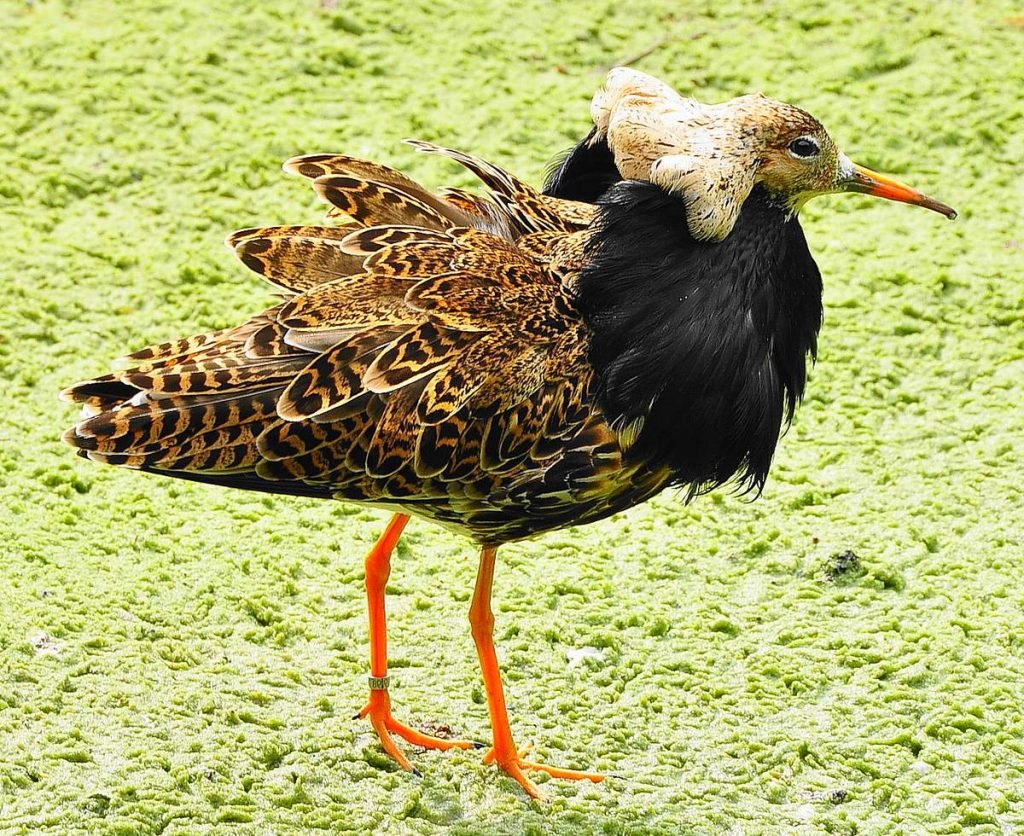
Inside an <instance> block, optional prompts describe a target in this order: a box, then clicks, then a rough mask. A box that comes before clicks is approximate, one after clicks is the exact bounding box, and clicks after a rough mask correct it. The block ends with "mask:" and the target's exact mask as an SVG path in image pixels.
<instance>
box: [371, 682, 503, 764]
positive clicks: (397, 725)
mask: <svg viewBox="0 0 1024 836" xmlns="http://www.w3.org/2000/svg"><path fill="white" fill-rule="evenodd" d="M364 717H369V718H370V725H371V726H373V730H374V731H375V732H377V737H379V738H380V745H381V747H382V748H383V749H384V751H385V752H387V753H388V754H389V755H390V756H391V757H392V758H394V760H395V761H396V762H397V763H398V765H399V766H400V767H402V769H404V770H406V771H407V772H412V773H413V774H415V775H419V774H420V773H419V770H418V769H416V768H415V767H414V766H413V765H412V764H411V763H410V762H409V759H408V758H407V757H406V756H405V755H404V754H403V753H402V750H401V749H399V748H398V745H397V744H396V743H395V740H394V738H393V737H392V735H393V734H394V735H397V736H398V737H401V738H402V739H403V740H406V741H408V742H409V743H411V744H412V745H413V746H419V747H420V748H422V749H440V750H441V751H444V750H446V749H480V748H482V747H483V744H481V743H477V742H476V741H473V740H448V739H447V738H444V737H435V736H434V735H431V734H425V733H424V732H421V731H419V730H418V729H414V728H412V726H407V725H406V724H405V723H402V722H400V721H398V720H396V719H395V718H394V717H392V716H391V697H390V696H389V695H388V692H387V690H386V689H384V688H371V689H370V699H369V701H368V702H367V703H366V705H365V706H364V707H363V710H362V711H360V712H359V713H358V714H357V715H356V718H357V719H362V718H364Z"/></svg>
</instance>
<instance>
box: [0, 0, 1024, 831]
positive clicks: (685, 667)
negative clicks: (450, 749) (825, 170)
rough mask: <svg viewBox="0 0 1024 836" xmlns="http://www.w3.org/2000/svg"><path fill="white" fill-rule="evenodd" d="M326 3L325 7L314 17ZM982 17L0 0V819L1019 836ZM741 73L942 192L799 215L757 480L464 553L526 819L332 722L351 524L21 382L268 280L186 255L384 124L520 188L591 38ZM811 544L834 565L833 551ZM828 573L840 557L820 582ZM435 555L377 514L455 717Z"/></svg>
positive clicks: (1002, 248)
mask: <svg viewBox="0 0 1024 836" xmlns="http://www.w3.org/2000/svg"><path fill="white" fill-rule="evenodd" d="M335 6H336V7H335ZM1021 14H1022V12H1021V9H1020V6H1019V5H1015V4H1013V3H1003V2H976V3H959V2H937V3H932V2H923V0H922V2H916V3H900V2H897V3H892V4H876V3H873V2H871V3H869V2H858V1H857V0H798V2H779V3H771V4H748V3H742V2H738V0H717V1H716V2H699V3H692V4H691V3H681V2H676V1H675V0H638V2H623V1H622V0H593V2H579V3H551V2H542V0H523V1H522V2H518V3H516V4H505V3H498V2H493V3H488V2H473V0H463V2H458V3H455V2H449V1H448V0H433V2H429V3H427V2H410V3H406V4H397V3H391V2H386V0H356V2H350V3H346V2H342V3H338V4H332V3H322V4H319V5H318V4H317V3H316V2H314V0H292V1H291V2H282V3H273V4H271V3H257V2H255V1H254V0H232V2H225V1H224V0H216V1H215V2H198V0H184V2H166V3H158V2H117V3H115V2H98V1H96V2H93V1H91V0H83V2H70V0H68V2H34V3H31V2H11V1H10V0H3V1H2V2H0V73H2V84H0V219H2V223H3V229H4V230H5V233H4V243H3V250H2V252H3V255H2V259H0V264H2V266H0V281H2V300H0V381H2V391H3V395H4V402H3V407H4V408H3V410H2V411H0V497H2V502H3V511H2V516H0V526H2V532H0V533H2V537H0V573H2V581H0V666H2V667H0V831H3V832H5V833H6V832H11V833H22V832H37V831H42V830H46V829H51V830H53V831H54V832H61V833H65V832H73V831H91V832H110V833H157V832H162V833H195V832H221V831H223V832H227V831H228V830H230V831H231V832H260V833H268V832H292V831H299V830H305V829H313V828H324V829H329V830H334V831H352V832H369V831H374V832H384V833H434V832H439V831H442V830H445V829H450V830H451V831H452V832H454V833H465V834H470V833H501V832H504V833H519V832H528V833H548V832H551V833H587V832H601V833H611V834H616V833H681V832H730V833H747V832H749V833H758V832H798V833H816V832H836V833H889V832H893V833H896V832H901V833H921V832H934V833H955V832H960V831H961V830H964V831H970V832H974V833H1003V834H1006V833H1014V832H1024V658H1022V657H1024V581H1022V580H1021V579H1022V577H1024V556H1022V553H1021V552H1022V542H1021V541H1022V534H1021V531H1022V517H1024V514H1022V495H1021V490H1022V489H1021V485H1022V482H1024V468H1022V465H1021V453H1022V450H1021V416H1022V404H1024V397H1022V390H1024V385H1022V382H1024V361H1022V355H1024V351H1022V348H1024V333H1022V314H1021V311H1022V281H1021V278H1022V275H1021V274H1022V267H1024V225H1022V214H1024V182H1022V171H1024V163H1022V160H1024V105H1022V90H1024V20H1022V18H1021V17H1020V15H1021ZM643 53H647V54H645V55H643V57H641V58H639V60H637V61H636V66H638V67H639V68H641V69H644V70H647V71H649V72H653V73H655V74H657V75H660V76H661V77H663V78H665V79H666V80H668V81H670V82H671V83H673V84H674V85H675V86H677V87H678V88H679V89H681V90H682V91H685V92H687V93H690V94H693V95H694V96H696V97H698V98H701V99H704V100H709V101H715V100H722V99H725V98H729V97H732V96H734V95H737V94H740V93H744V92H748V91H751V90H758V89H760V90H763V91H765V92H766V93H768V94H770V95H773V96H775V97H777V98H782V99H785V100H789V101H792V102H794V103H797V104H799V105H801V106H804V107H805V108H807V109H809V110H810V111H811V112H813V113H814V114H815V115H817V116H818V117H819V118H820V119H822V121H823V122H824V123H825V124H826V125H827V126H828V127H829V129H830V130H831V132H832V135H833V136H834V137H835V138H836V140H837V141H838V143H839V144H840V146H841V147H842V148H843V149H844V150H845V151H846V152H847V153H848V154H849V155H850V156H851V157H853V158H854V159H855V160H857V161H859V162H861V163H863V164H866V165H869V166H870V167H872V168H877V169H879V170H883V171H887V172H890V173H893V174H896V175H898V176H900V177H901V178H903V179H905V180H907V181H908V182H911V183H912V184H914V185H916V186H918V187H920V188H922V189H923V190H925V191H928V192H929V193H932V194H934V195H935V196H936V197H939V198H940V199H942V200H945V201H947V202H949V203H951V204H952V205H954V206H956V207H957V208H959V209H960V210H961V216H960V218H959V220H957V221H956V222H955V223H949V222H947V221H946V220H945V219H943V218H941V217H940V216H938V215H933V214H930V213H927V212H925V211H923V210H920V209H916V208H910V207H906V206H899V205H895V204H890V203H884V202H882V201H873V200H871V199H868V198H863V197H849V196H844V197H832V198H827V199H822V200H819V201H815V202H813V203H812V204H811V205H810V206H808V207H807V209H806V210H805V212H804V225H805V229H806V231H807V237H808V239H809V241H810V244H811V248H812V250H813V251H814V252H815V254H816V257H817V259H818V262H819V265H820V266H821V268H822V272H823V273H824V275H825V280H826V293H825V303H826V324H825V328H824V331H823V335H822V340H821V352H820V358H819V363H818V365H817V367H816V368H815V370H814V372H813V376H812V380H811V382H810V386H809V396H808V398H807V401H806V402H805V403H804V405H803V407H802V409H801V410H800V412H799V414H798V417H797V420H796V423H795V425H794V427H793V428H792V429H791V431H790V432H789V433H788V435H787V437H786V438H785V439H784V440H783V443H782V445H781V448H780V452H779V454H778V457H777V461H776V464H775V467H774V471H773V474H772V477H771V478H770V480H769V483H768V486H767V489H766V490H765V493H764V496H763V497H762V498H761V499H759V500H758V501H757V502H754V503H750V502H747V501H744V500H742V499H740V498H738V497H735V496H731V495H729V494H727V493H726V494H718V495H715V496H712V497H710V498H704V499H701V500H699V501H697V502H695V503H693V504H692V505H691V506H686V505H684V504H683V502H682V501H681V498H680V497H679V496H676V495H671V494H669V495H665V496H662V497H660V498H658V499H657V500H655V501H653V502H651V503H649V504H647V505H646V506H644V507H641V508H637V509H634V510H633V511H631V512H629V513H627V514H624V515H621V516H619V517H616V518H614V519H611V520H608V521H605V522H602V523H599V524H596V525H592V526H590V527H588V528H584V529H580V530H574V531H567V532H561V533H556V534H552V535H550V536H546V537H543V538H541V539H539V540H536V541H533V542H527V543H521V544H515V545H512V546H509V547H506V548H503V549H502V550H501V553H500V555H499V569H498V575H497V581H496V589H495V600H496V615H497V638H498V642H499V653H500V656H501V659H502V661H503V664H504V666H505V668H506V670H507V687H508V690H509V701H510V708H511V714H512V721H513V728H514V730H515V732H516V734H517V737H518V739H519V740H520V741H523V742H525V741H530V740H532V741H535V742H536V745H537V749H538V752H539V754H540V756H541V757H543V758H545V759H547V760H549V761H550V762H552V763H556V764H560V765H566V766H575V767H579V768H597V769H600V770H604V771H606V772H608V773H609V774H611V775H612V776H613V777H610V778H609V780H608V781H606V782H605V783H604V784H601V785H597V786H594V785H590V784H589V783H585V784H582V785H581V784H577V783H568V782H559V781H545V782H544V784H543V788H544V790H545V792H546V793H547V794H548V795H549V796H550V798H551V801H550V802H549V803H548V804H545V805H537V804H535V803H533V802H531V801H529V800H527V799H526V798H525V797H524V796H523V794H522V793H521V792H520V790H519V788H518V786H517V785H515V784H514V783H513V782H511V781H510V780H509V779H507V778H505V777H504V776H502V775H500V774H499V773H498V772H497V771H495V770H494V769H493V768H490V767H484V766H482V765H481V764H480V755H479V753H476V752H470V753H461V752H460V753H446V754H442V753H433V752H431V753H422V752H417V753H414V760H415V762H416V763H417V764H418V766H419V767H420V769H421V770H422V772H423V778H422V779H416V778H414V777H412V776H410V775H408V774H405V773H403V772H400V771H396V770H395V769H394V768H393V766H392V765H391V764H390V763H389V762H387V761H386V759H385V758H383V757H382V755H381V754H380V753H379V749H378V747H377V745H376V743H375V741H374V740H373V739H372V737H371V735H370V734H369V733H368V727H367V726H366V725H365V724H364V723H363V722H359V721H352V720H351V715H352V713H353V712H354V711H355V710H357V709H358V708H359V707H360V706H361V704H362V702H363V700H364V696H365V687H366V680H365V659H366V655H367V652H366V640H365V630H366V628H365V621H364V618H365V616H364V612H363V598H362V590H361V575H362V556H363V554H364V552H365V550H366V549H367V548H368V547H369V545H370V544H371V542H372V541H373V539H374V538H375V536H376V534H377V533H378V532H379V530H380V527H381V524H382V521H383V520H384V519H385V515H384V514H382V513H377V512H374V511H368V510H360V509H356V508H353V507H347V506H344V505H341V504H330V503H320V504H318V503H315V502H311V501H301V500H294V499H285V498H280V499H279V498H269V497H263V496H254V495H248V494H244V493H240V492H236V493H232V492H225V491H220V490H217V489H214V488H209V487H204V486H197V485H191V484H187V483H178V482H173V481H171V480H164V479H160V478H155V477H149V476H144V475H140V474H137V473H132V472H127V471H118V470H115V469H111V468H106V469H105V468H102V467H99V466H96V465H93V464H91V463H89V462H86V461H83V460H81V459H77V458H76V457H75V456H74V455H73V454H72V452H71V450H69V449H68V448H66V447H63V446H62V445H61V444H60V442H59V441H58V436H59V434H60V432H61V430H62V429H63V428H64V427H65V426H66V425H67V424H68V423H69V422H70V421H71V420H72V419H73V418H74V414H73V410H72V409H71V408H69V407H67V406H66V405H62V404H61V403H59V402H58V401H57V397H56V393H57V391H58V390H59V389H61V388H62V387H63V386H65V385H67V384H69V383H72V382H74V381H77V380H79V379H82V378H84V377H87V376H92V375H95V374H98V373H101V372H103V371H105V370H106V367H107V363H108V360H109V359H110V358H112V357H114V356H117V355H119V354H121V353H123V352H124V351H125V350H127V349H131V348H137V347H140V346H142V345H145V344H148V343H151V342H157V341H161V340H164V339H167V338H170V337H176V336H182V335H185V334H191V333H196V332H199V331H202V330H206V329H211V328H216V327H221V326H224V325H227V324H230V323H232V322H235V321H237V320H238V319H239V318H240V317H242V316H244V315H246V314H247V313H250V312H253V311H255V310H257V309H259V308H260V307H261V306H263V305H265V304H267V303H268V302H269V301H270V298H271V297H270V295H269V292H268V289H267V288H266V286H264V285H262V284H261V283H260V282H259V281H258V280H257V279H256V278H255V277H253V276H251V275H250V274H247V273H246V271H245V270H244V269H243V268H242V267H241V266H240V265H238V264H237V263H235V262H234V260H233V258H232V256H231V255H230V254H229V253H228V252H227V251H226V250H224V249H223V247H222V245H221V241H222V240H223V238H224V236H225V234H226V233H228V232H230V231H231V230H233V229H235V228H239V227H245V226H253V225H258V224H270V223H278V222H302V221H304V220H308V219H313V218H317V217H319V213H320V209H319V208H318V206H317V205H316V203H315V201H314V199H313V196H312V195H311V193H310V192H309V190H308V189H307V188H306V187H304V186H303V185H302V184H301V183H299V182H297V181H295V180H293V179H290V178H287V177H285V176H283V175H281V174H280V173H279V165H280V162H281V161H282V160H283V159H284V158H286V157H288V156H291V155H293V154H296V153H301V152H315V151H341V152H346V153H351V154H358V155H364V156H367V157H371V158H376V159H380V160H383V161H387V162H390V163H392V164H395V165H397V166H399V167H401V168H403V169H405V170H407V171H409V172H410V173H412V174H413V175H414V176H417V177H419V178H421V179H423V180H425V181H426V182H429V183H431V184H435V185H441V184H456V185H469V184H470V179H469V178H468V177H467V175H465V174H464V173H462V172H460V171H457V170H455V169H453V168H452V167H450V166H448V165H445V164H444V163H443V162H440V161H436V160H432V159H428V158H425V157H423V156H417V155H414V154H413V152H412V151H411V150H410V149H409V148H407V147H404V146H402V145H401V144H399V140H401V139H402V138H404V137H407V136H416V137H420V138H424V139H429V140H435V141H439V142H442V143H445V144H449V145H454V146H457V147H463V148H466V149H467V150H470V151H473V152H474V153H477V154H480V155H482V156H484V157H487V158H490V159H492V160H494V161H496V162H498V163H499V164H502V165H505V166H506V167H508V168H510V169H511V170H513V171H515V172H517V173H519V174H521V175H522V176H524V177H525V178H527V179H529V180H531V181H533V182H540V180H541V179H542V177H543V174H544V171H545V166H546V164H547V163H548V161H549V159H550V158H551V157H552V156H553V155H554V154H555V153H556V152H558V151H559V150H561V149H563V148H565V147H567V146H569V145H571V144H572V143H573V142H574V141H576V140H577V139H578V138H579V137H580V136H581V135H582V134H583V133H584V132H585V131H586V130H587V127H588V102H589V99H590V97H591V95H592V94H593V92H594V91H595V89H596V88H597V86H598V85H599V84H600V82H601V79H602V76H603V74H604V72H605V70H606V69H607V68H608V67H609V66H610V65H612V64H613V63H615V62H617V61H621V60H628V59H629V58H630V57H632V56H638V55H641V54H643ZM846 551H852V552H854V553H855V554H856V555H857V556H858V557H859V563H858V565H853V566H847V565H846V564H847V563H848V562H850V561H848V560H844V559H843V558H841V557H837V556H838V555H841V554H842V553H844V552H846ZM843 568H846V569H847V571H839V570H842V569H843ZM474 572H475V554H474V552H473V549H472V547H471V546H470V545H469V543H468V542H467V541H464V540H462V539H460V538H459V537H457V536H454V535H451V534H448V533H445V532H443V531H441V530H439V529H437V528H436V527H434V526H432V525H430V524H427V523H424V522H416V523H414V524H413V525H412V526H411V527H410V530H409V533H408V535H407V537H406V538H405V540H404V541H403V543H402V545H401V546H400V549H399V555H398V558H397V559H396V561H395V571H394V574H393V577H392V584H391V586H390V592H391V595H390V598H389V606H390V613H391V625H390V626H391V646H392V671H393V674H394V688H393V696H394V699H395V703H396V714H397V715H398V716H400V717H401V718H403V719H408V720H411V721H412V722H414V723H429V722H436V723H448V724H450V725H451V727H452V729H453V730H454V732H455V733H457V734H463V735H469V736H472V737H475V738H482V739H486V738H487V735H488V727H487V712H486V707H485V705H484V702H483V697H482V693H481V688H480V685H479V678H478V672H477V666H476V660H475V654H474V651H473V645H472V641H471V639H470V636H469V631H468V625H467V623H466V619H465V611H466V608H467V605H468V600H469V595H470V591H471V588H472V582H473V576H474Z"/></svg>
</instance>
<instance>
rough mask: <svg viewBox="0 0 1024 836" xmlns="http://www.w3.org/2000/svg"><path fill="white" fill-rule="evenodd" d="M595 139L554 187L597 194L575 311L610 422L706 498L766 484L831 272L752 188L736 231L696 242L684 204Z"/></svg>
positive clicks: (788, 218) (633, 452)
mask: <svg viewBox="0 0 1024 836" xmlns="http://www.w3.org/2000/svg"><path fill="white" fill-rule="evenodd" d="M615 175H616V171H615V168H614V160H613V158H612V155H611V153H610V151H609V150H608V148H607V145H605V144H604V143H602V142H596V143H595V142H593V136H590V137H587V139H585V140H584V141H583V142H582V143H580V145H578V146H577V147H576V148H575V149H573V150H572V151H571V152H570V153H569V154H568V155H567V156H566V158H565V159H564V160H563V161H562V163H561V165H560V166H559V167H558V168H556V170H555V171H554V172H553V174H552V176H551V177H550V178H549V181H548V184H547V190H548V192H549V193H551V194H555V195H558V196H560V197H565V198H574V199H595V194H594V193H595V191H596V190H598V189H603V190H604V191H603V194H601V195H600V196H599V197H597V198H596V199H597V202H598V204H599V205H600V207H601V213H600V217H599V220H598V222H597V225H598V226H599V227H600V232H599V233H598V234H597V235H596V236H595V237H594V238H593V239H592V241H591V243H590V245H589V246H590V252H589V253H588V258H587V259H586V263H587V266H586V267H585V268H584V269H583V271H582V272H581V274H580V277H579V279H578V283H577V287H576V293H575V296H576V305H577V307H578V309H579V310H580V312H581V314H582V315H583V318H584V320H585V321H586V323H587V327H588V330H589V331H590V333H591V348H590V360H591V363H592V365H593V366H594V368H595V370H596V372H597V377H598V380H599V388H598V399H599V403H600V405H601V407H602V408H603V410H604V412H605V414H606V416H607V418H608V420H609V421H610V423H611V424H612V426H613V427H615V428H617V429H619V430H620V431H621V432H623V433H624V434H625V436H626V439H627V440H630V441H632V444H631V445H630V449H629V454H630V456H631V457H637V458H642V459H645V460H647V461H649V462H650V463H651V464H652V465H655V466H667V467H669V468H670V469H671V470H672V472H673V474H674V476H673V481H674V482H675V483H676V484H682V485H687V486H689V488H690V490H691V493H700V492H704V491H706V490H710V489H712V488H714V487H716V486H719V485H721V484H723V483H725V482H727V481H729V480H730V479H732V478H733V477H735V478H737V479H738V481H739V482H740V483H741V484H742V485H744V486H746V487H748V488H754V489H757V490H760V488H761V487H762V486H763V485H764V481H765V479H766V477H767V474H768V468H769V466H770V464H771V459H772V456H773V454H774V451H775V446H776V444H777V442H778V438H779V434H780V432H781V429H782V426H783V423H784V422H785V421H788V420H790V419H791V418H792V415H793V410H794V409H795V407H796V404H797V402H798V401H799V400H800V398H801V396H802V394H803V390H804V384H805V381H806V375H807V361H808V358H811V359H812V360H813V358H814V354H815V349H816V343H817V334H818V330H819V328H820V327H821V319H822V307H821V292H822V285H821V274H820V273H819V271H818V268H817V265H816V264H815V263H814V259H813V258H812V257H811V254H810V251H809V250H808V248H807V242H806V240H805V238H804V235H803V230H802V229H801V228H800V223H799V221H798V220H797V218H796V216H795V215H794V214H792V213H790V212H789V211H788V210H787V209H786V207H785V206H784V205H781V204H780V203H777V202H776V201H774V200H773V199H772V196H771V195H769V194H768V193H767V192H766V191H765V190H764V189H763V188H762V187H756V188H755V189H754V190H753V191H752V193H751V194H750V196H749V197H748V198H747V200H746V201H745V203H744V205H743V209H742V211H741V213H740V216H739V218H738V220H737V222H736V225H735V227H734V228H733V230H732V232H731V233H730V234H729V236H728V237H727V238H726V239H725V240H723V241H722V242H720V243H706V242H702V241H698V240H696V239H694V237H693V236H692V235H691V234H690V232H689V230H688V228H687V225H686V221H685V206H684V204H683V203H682V201H681V199H680V198H678V197H676V196H674V195H672V194H669V193H667V192H665V191H664V190H662V189H659V188H658V187H656V186H654V185H652V184H650V183H646V182H639V181H622V180H618V181H616V178H615Z"/></svg>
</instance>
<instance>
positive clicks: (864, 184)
mask: <svg viewBox="0 0 1024 836" xmlns="http://www.w3.org/2000/svg"><path fill="white" fill-rule="evenodd" d="M847 164H849V163H847ZM838 186H839V190H840V191H843V192H860V193H861V194H873V195H875V196H876V197H884V198H886V199H888V200H898V201H899V202H900V203H912V204H914V206H923V207H924V208H925V209H931V210H932V211H933V212H938V213H940V214H942V215H945V216H946V217H947V218H949V219H950V220H953V219H954V218H955V217H956V210H955V209H953V208H952V207H950V206H947V205H946V204H945V203H939V201H937V200H935V198H932V197H928V195H926V194H921V192H919V191H918V190H917V189H912V188H910V186H906V185H904V184H903V183H901V182H899V181H898V180H893V179H892V178H891V177H886V176H885V175H884V174H879V173H877V172H875V171H872V170H871V169H869V168H864V166H860V165H854V166H853V174H852V175H851V176H849V177H847V178H844V179H843V180H842V181H840V183H839V184H838Z"/></svg>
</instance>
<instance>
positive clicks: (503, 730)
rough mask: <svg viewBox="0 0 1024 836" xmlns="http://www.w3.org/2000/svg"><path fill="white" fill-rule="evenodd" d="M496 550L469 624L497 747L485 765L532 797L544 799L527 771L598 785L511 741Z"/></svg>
mask: <svg viewBox="0 0 1024 836" xmlns="http://www.w3.org/2000/svg"><path fill="white" fill-rule="evenodd" d="M496 554H497V548H496V547H485V548H484V550H483V551H482V552H481V554H480V571H479V572H478V573H477V576H476V588H475V589H474V590H473V603H472V604H471V605H470V607H469V624H470V628H471V630H472V632H473V641H474V642H475V643H476V652H477V655H478V656H479V657H480V670H481V672H482V673H483V679H484V690H485V691H486V692H487V710H488V712H489V713H490V715H491V731H492V734H493V740H494V744H493V745H492V746H491V749H490V751H489V752H488V753H487V754H486V755H485V756H484V763H496V764H497V765H498V766H499V767H501V768H502V769H504V770H505V772H507V773H508V774H509V775H511V776H512V777H513V778H515V779H516V780H517V781H518V782H519V783H520V785H521V786H522V788H523V789H524V790H526V792H527V794H528V795H530V796H532V797H533V798H541V799H542V798H543V797H544V796H543V795H542V794H541V792H540V790H539V789H537V785H536V784H534V783H533V781H531V780H530V779H529V778H527V777H526V774H525V771H526V770H530V769H536V770H540V771H541V772H546V773H547V774H548V775H551V776H553V777H555V778H570V779H575V780H578V779H582V778H586V779H588V780H590V781H594V782H595V783H596V782H598V781H603V780H604V776H603V775H601V774H600V773H597V772H577V771H575V770H572V769H559V768H557V767H554V766H546V765H545V764H542V763H534V762H533V761H528V760H524V759H523V754H524V752H525V750H524V751H523V752H521V751H519V750H518V749H516V744H515V742H514V741H513V740H512V730H511V729H510V728H509V725H508V712H507V711H506V709H505V693H504V691H503V690H502V687H501V670H500V669H499V668H498V655H497V653H495V650H494V614H493V613H492V612H491V585H492V584H493V582H494V558H495V555H496Z"/></svg>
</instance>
